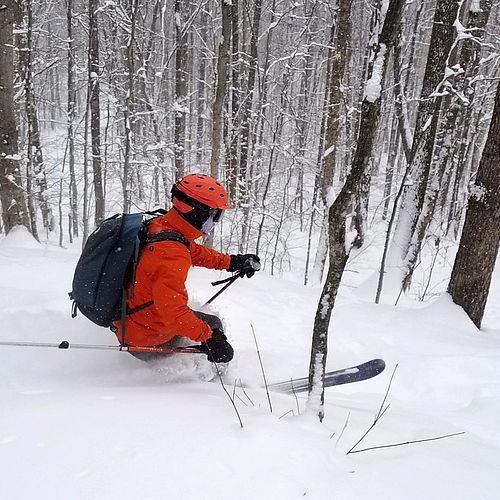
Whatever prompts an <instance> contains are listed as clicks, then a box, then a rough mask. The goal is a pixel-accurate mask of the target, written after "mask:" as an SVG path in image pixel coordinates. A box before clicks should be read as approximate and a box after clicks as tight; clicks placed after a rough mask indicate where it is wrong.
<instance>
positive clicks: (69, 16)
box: [66, 0, 79, 238]
mask: <svg viewBox="0 0 500 500" xmlns="http://www.w3.org/2000/svg"><path fill="white" fill-rule="evenodd" d="M73 8H74V6H73V0H66V23H67V28H66V29H67V35H68V47H67V54H68V75H67V82H68V104H67V120H68V166H69V206H70V213H71V227H70V231H71V230H72V231H73V235H74V236H76V237H78V233H79V230H78V220H79V217H78V186H77V184H76V173H75V130H74V124H75V118H76V101H77V89H76V60H75V57H76V41H75V39H74V34H73ZM70 238H71V233H70Z"/></svg>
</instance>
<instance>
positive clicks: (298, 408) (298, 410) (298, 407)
mask: <svg viewBox="0 0 500 500" xmlns="http://www.w3.org/2000/svg"><path fill="white" fill-rule="evenodd" d="M290 385H291V387H292V392H293V395H294V397H295V404H296V405H297V415H300V406H299V398H298V397H297V393H296V392H295V387H294V386H293V379H290Z"/></svg>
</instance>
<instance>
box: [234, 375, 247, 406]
mask: <svg viewBox="0 0 500 500" xmlns="http://www.w3.org/2000/svg"><path fill="white" fill-rule="evenodd" d="M236 382H237V380H236V379H234V384H233V401H234V398H238V399H239V400H240V401H241V402H242V403H243V404H244V405H245V406H248V403H247V402H246V401H245V400H244V399H242V398H241V397H240V395H239V394H237V393H236Z"/></svg>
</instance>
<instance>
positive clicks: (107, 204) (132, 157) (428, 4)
mask: <svg viewBox="0 0 500 500" xmlns="http://www.w3.org/2000/svg"><path fill="white" fill-rule="evenodd" d="M499 49H500V3H499V2H498V1H495V0H409V1H405V0H301V1H300V2H298V1H292V0H220V1H217V0H197V1H189V0H152V1H149V2H140V1H139V0H88V1H81V0H4V1H3V2H2V3H1V5H0V136H1V140H0V199H1V216H2V217H1V223H0V234H3V235H5V234H7V233H9V231H11V230H12V229H13V228H14V227H16V226H18V225H22V226H25V227H26V228H28V230H29V231H30V233H31V234H32V235H33V237H34V238H35V239H36V240H38V241H40V242H45V241H49V240H50V241H56V242H57V244H58V245H59V246H61V247H65V246H66V245H68V244H71V243H73V242H74V241H78V242H81V244H82V245H83V244H84V243H85V241H86V239H87V237H88V236H89V234H90V233H91V232H92V231H93V230H94V229H95V227H97V225H99V223H101V222H102V221H103V220H104V219H105V218H106V217H108V216H110V215H112V214H114V213H117V212H123V213H129V212H134V211H141V210H149V209H152V208H155V207H164V206H169V205H170V189H171V186H172V184H173V183H174V182H175V181H176V180H178V179H179V178H181V177H182V176H183V175H185V174H186V173H189V172H204V173H208V174H210V175H212V176H214V177H216V178H217V179H219V180H220V181H221V182H222V183H223V184H224V185H225V186H226V188H227V190H228V192H229V194H230V201H231V210H229V211H228V213H227V215H226V216H225V218H224V219H223V222H222V223H221V224H220V225H219V227H218V228H217V231H216V232H215V234H213V235H212V236H211V237H210V238H208V244H210V245H213V246H214V248H217V249H219V250H222V251H230V250H235V251H239V252H254V253H256V254H259V255H260V256H261V258H262V262H263V263H264V266H265V270H266V271H267V272H268V273H269V274H270V275H272V276H274V275H277V276H279V275H281V274H282V273H284V272H289V271H291V270H293V271H294V272H295V273H297V274H300V276H301V280H302V282H303V283H304V284H305V285H308V284H316V285H317V284H318V283H322V282H323V283H324V285H323V291H322V295H321V297H320V301H319V305H318V309H317V312H316V319H315V324H314V336H313V350H312V353H311V371H310V374H311V377H312V379H314V373H315V370H320V371H321V370H323V373H324V363H325V358H326V348H325V346H326V338H327V334H326V332H327V330H328V324H329V321H330V316H331V313H332V310H333V307H334V304H335V298H336V295H337V291H338V288H339V286H340V282H341V279H342V276H343V274H344V272H345V270H346V266H348V263H349V257H350V255H351V253H352V252H356V255H357V258H358V259H362V258H363V255H362V251H363V249H365V248H366V247H367V246H368V247H369V246H370V245H372V244H373V241H374V239H376V240H377V241H378V242H379V243H380V247H381V248H382V249H383V251H381V258H380V262H379V266H378V269H374V270H373V271H374V273H375V274H376V275H377V286H376V294H375V295H374V297H373V300H374V301H375V302H377V303H378V302H379V301H381V300H382V301H383V300H390V301H392V302H393V303H394V302H397V300H398V297H399V296H400V295H401V294H404V293H413V294H414V295H416V296H418V297H419V298H422V297H423V296H425V295H426V294H429V293H431V291H429V289H428V287H427V288H426V287H425V286H422V285H421V283H420V284H419V285H418V286H415V285H414V283H413V281H414V279H413V278H414V274H415V271H416V269H418V268H419V265H420V263H421V261H422V254H423V253H426V255H432V256H434V257H433V259H434V260H433V262H435V261H436V259H438V258H444V259H446V258H448V251H449V249H450V248H455V247H458V252H457V254H456V258H455V260H454V265H453V262H451V263H450V277H449V284H448V285H447V290H448V292H449V293H450V294H451V296H452V298H453V300H454V302H455V303H457V304H459V305H460V306H462V307H463V308H464V309H465V311H466V312H467V314H468V315H469V317H470V318H471V320H472V321H473V322H474V324H475V325H476V326H477V327H478V328H480V327H481V321H482V317H483V314H484V309H485V306H486V301H487V297H488V291H489V287H490V282H491V276H492V273H493V270H494V266H495V260H496V257H497V253H498V247H499V242H500V86H499V79H500V60H499V53H500V52H499ZM298 255H299V256H300V258H298V257H297V256H298ZM428 274H429V275H430V274H432V269H430V270H428ZM322 279H323V281H322ZM428 279H429V280H430V277H429V278H428ZM384 297H385V298H384ZM318 355H319V357H318ZM321 358H322V359H321Z"/></svg>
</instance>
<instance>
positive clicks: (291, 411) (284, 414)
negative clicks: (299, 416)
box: [278, 410, 294, 420]
mask: <svg viewBox="0 0 500 500" xmlns="http://www.w3.org/2000/svg"><path fill="white" fill-rule="evenodd" d="M289 413H291V414H292V415H294V413H293V410H288V411H287V412H286V413H283V415H281V417H278V420H280V419H282V418H283V417H286V416H287V415H288V414H289Z"/></svg>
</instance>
